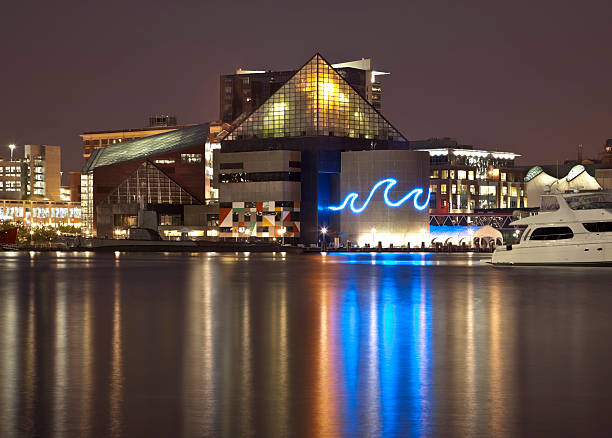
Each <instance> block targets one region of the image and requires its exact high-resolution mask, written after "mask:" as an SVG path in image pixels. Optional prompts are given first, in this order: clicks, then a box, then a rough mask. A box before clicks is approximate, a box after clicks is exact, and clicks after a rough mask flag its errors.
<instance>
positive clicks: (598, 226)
mask: <svg viewBox="0 0 612 438" xmlns="http://www.w3.org/2000/svg"><path fill="white" fill-rule="evenodd" d="M582 225H583V226H584V228H586V230H587V231H590V232H591V233H610V232H612V222H585V223H583V224H582Z"/></svg>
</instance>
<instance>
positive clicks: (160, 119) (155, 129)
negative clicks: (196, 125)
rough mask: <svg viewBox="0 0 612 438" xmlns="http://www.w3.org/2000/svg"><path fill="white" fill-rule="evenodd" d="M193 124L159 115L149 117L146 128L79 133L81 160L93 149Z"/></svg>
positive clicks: (173, 117)
mask: <svg viewBox="0 0 612 438" xmlns="http://www.w3.org/2000/svg"><path fill="white" fill-rule="evenodd" d="M188 126H193V125H178V124H177V123H176V117H175V116H168V115H159V116H151V117H149V123H148V126H147V127H146V128H126V129H111V130H104V131H88V132H84V133H82V134H80V137H81V139H82V141H83V162H87V159H88V158H89V157H90V156H91V154H92V153H93V151H94V150H96V149H101V148H105V147H107V146H111V145H114V144H117V143H122V142H126V141H130V140H138V139H139V138H144V137H150V136H151V135H157V134H163V133H164V132H170V131H175V130H177V129H182V128H186V127H188Z"/></svg>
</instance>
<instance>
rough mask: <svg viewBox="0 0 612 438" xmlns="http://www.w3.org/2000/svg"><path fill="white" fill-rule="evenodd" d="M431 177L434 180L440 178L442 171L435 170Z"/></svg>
mask: <svg viewBox="0 0 612 438" xmlns="http://www.w3.org/2000/svg"><path fill="white" fill-rule="evenodd" d="M431 177H432V178H440V171H439V170H434V171H432V172H431Z"/></svg>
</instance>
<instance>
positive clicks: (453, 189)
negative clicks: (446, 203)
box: [451, 183, 457, 195]
mask: <svg viewBox="0 0 612 438" xmlns="http://www.w3.org/2000/svg"><path fill="white" fill-rule="evenodd" d="M451 193H452V194H453V195H454V194H456V193H457V186H456V185H455V184H454V183H453V184H451Z"/></svg>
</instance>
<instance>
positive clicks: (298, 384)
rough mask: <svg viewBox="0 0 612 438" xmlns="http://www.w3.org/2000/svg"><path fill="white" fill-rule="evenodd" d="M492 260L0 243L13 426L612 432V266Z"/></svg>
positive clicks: (5, 392) (8, 422)
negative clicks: (67, 249)
mask: <svg viewBox="0 0 612 438" xmlns="http://www.w3.org/2000/svg"><path fill="white" fill-rule="evenodd" d="M482 260H483V259H482V257H480V256H479V255H478V254H474V255H469V256H465V255H463V256H458V255H431V254H430V255H424V254H413V255H409V256H405V257H402V256H400V255H397V254H390V255H389V254H378V253H376V254H357V255H334V254H328V255H326V256H325V257H321V256H318V255H317V256H294V255H291V254H280V253H279V254H270V255H261V254H255V253H252V254H248V255H247V254H243V253H238V254H229V255H222V254H220V255H206V254H204V255H200V254H189V255H180V254H167V255H151V254H148V255H138V254H127V253H122V254H120V255H115V254H108V255H103V254H94V253H89V254H73V253H69V254H66V253H62V254H61V255H60V256H58V255H56V254H43V253H34V254H33V255H30V254H19V253H8V254H0V262H2V263H0V279H2V283H0V285H1V288H0V436H13V435H16V434H18V433H20V434H23V435H45V436H52V435H55V436H64V435H78V436H119V435H129V436H153V435H181V436H244V435H258V436H299V435H302V436H380V435H386V436H431V435H438V436H452V435H462V436H490V435H493V436H517V435H525V434H527V435H529V434H533V431H537V433H541V434H546V435H557V436H560V435H564V434H566V435H569V434H572V433H575V432H584V434H585V435H589V434H590V433H589V431H590V432H593V431H594V430H596V429H598V428H605V427H606V426H612V424H610V422H612V420H610V418H611V416H609V415H606V413H607V411H606V409H607V408H606V406H608V405H607V404H606V403H603V401H605V400H606V397H608V396H609V394H610V393H612V384H611V383H610V381H609V379H608V378H607V374H608V369H607V366H606V364H607V363H609V361H610V359H612V357H610V353H608V349H607V336H604V335H605V334H606V333H611V332H612V322H611V321H610V319H609V317H608V314H609V311H610V310H612V297H611V296H610V294H609V293H603V292H601V291H600V290H604V289H606V286H607V285H608V281H609V273H610V271H609V270H608V271H606V270H586V271H585V270H576V269H574V270H572V269H563V270H559V269H556V270H528V269H526V270H496V269H492V268H490V267H489V266H486V265H484V264H483V263H482ZM585 276H588V279H589V282H590V283H589V284H591V285H599V287H600V289H597V288H596V287H595V288H594V289H593V291H585V290H584V289H581V285H582V284H584V281H585ZM551 288H552V289H554V290H555V291H556V293H555V295H554V296H552V295H551V294H550V293H546V292H545V291H547V290H550V289H551ZM594 334H597V336H594ZM559 358H561V359H562V360H559ZM559 399H563V400H566V401H565V403H564V404H556V405H555V404H554V403H555V401H556V400H559ZM597 400H599V401H602V402H601V403H596V402H595V401H597ZM551 405H554V406H555V409H556V411H555V413H554V414H551V413H550V410H549V408H548V407H549V406H551ZM591 434H592V433H591Z"/></svg>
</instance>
